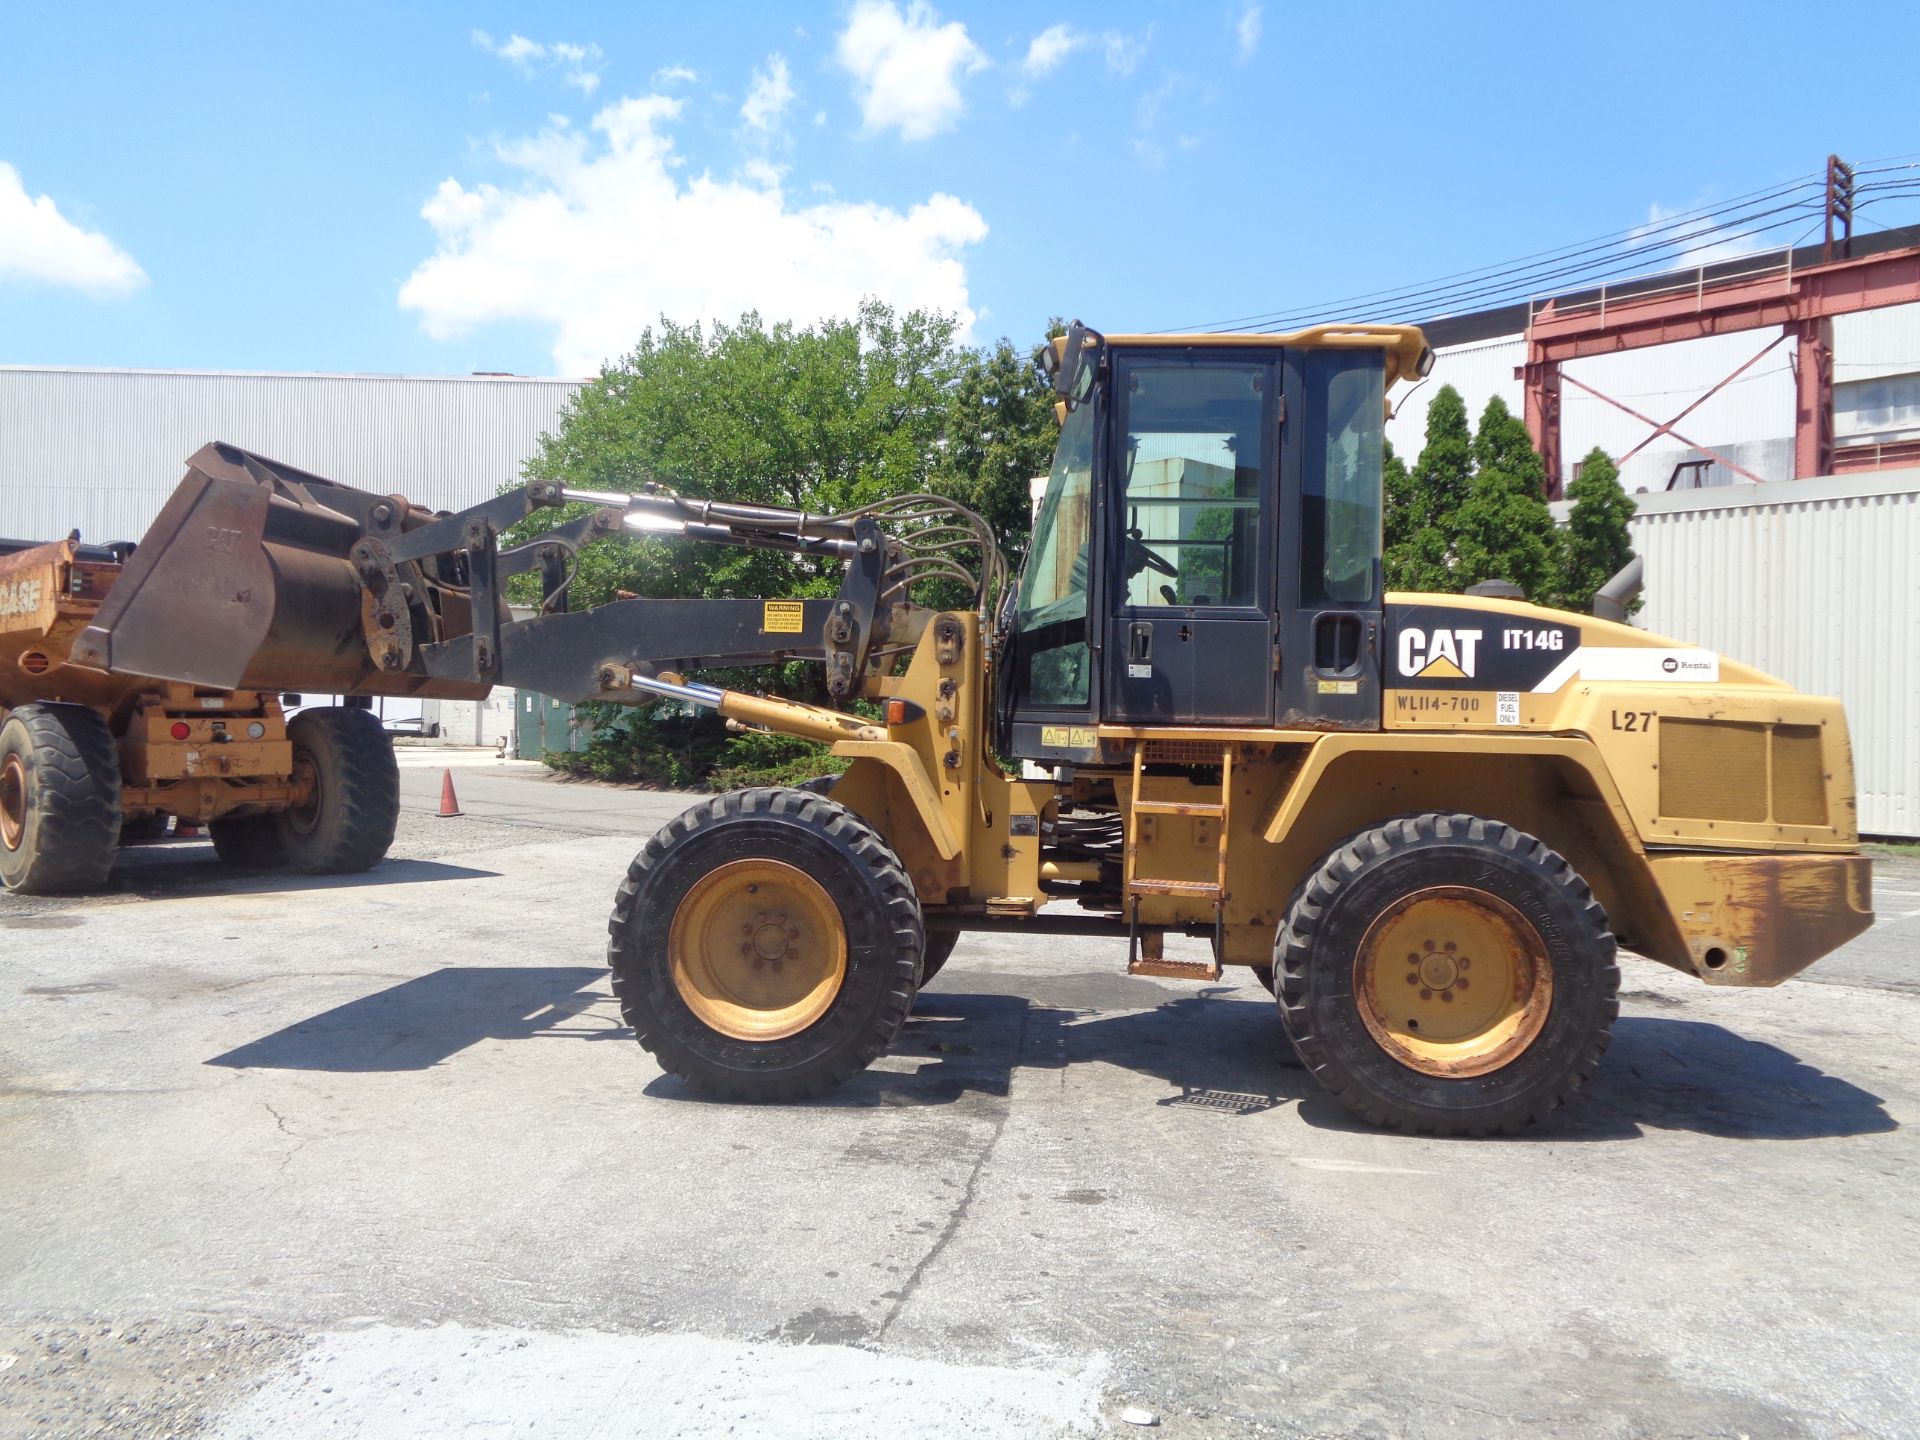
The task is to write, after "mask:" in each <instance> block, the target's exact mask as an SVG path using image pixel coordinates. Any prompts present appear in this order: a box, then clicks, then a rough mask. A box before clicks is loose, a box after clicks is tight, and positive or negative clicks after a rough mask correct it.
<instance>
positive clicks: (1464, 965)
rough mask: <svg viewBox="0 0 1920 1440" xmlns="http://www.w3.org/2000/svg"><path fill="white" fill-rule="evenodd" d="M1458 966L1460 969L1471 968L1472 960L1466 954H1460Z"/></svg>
mask: <svg viewBox="0 0 1920 1440" xmlns="http://www.w3.org/2000/svg"><path fill="white" fill-rule="evenodd" d="M1460 968H1461V969H1462V970H1471V969H1472V968H1473V961H1471V960H1469V959H1467V957H1466V956H1464V955H1462V956H1461V957H1460Z"/></svg>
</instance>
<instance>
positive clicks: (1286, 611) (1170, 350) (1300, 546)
mask: <svg viewBox="0 0 1920 1440" xmlns="http://www.w3.org/2000/svg"><path fill="white" fill-rule="evenodd" d="M1046 357H1047V358H1050V359H1051V361H1052V367H1051V368H1052V370H1053V373H1054V381H1055V389H1056V391H1057V393H1058V394H1059V396H1060V405H1059V407H1058V409H1059V410H1060V411H1063V412H1064V414H1062V416H1061V429H1060V438H1059V442H1058V445H1057V447H1056V449H1055V452H1054V460H1053V470H1052V473H1051V475H1050V476H1049V477H1048V482H1047V491H1046V496H1045V498H1044V499H1043V500H1042V501H1041V504H1040V510H1039V513H1038V515H1037V516H1036V517H1035V521H1034V529H1033V541H1032V547H1031V549H1030V550H1029V551H1028V554H1027V562H1026V568H1025V571H1024V572H1023V574H1022V576H1021V581H1020V589H1019V593H1018V596H1017V598H1016V600H1015V602H1014V613H1013V616H1012V624H1011V626H1010V627H1009V639H1008V650H1007V654H1006V659H1005V662H1004V663H1005V664H1006V667H1007V668H1006V672H1005V673H1006V675H1007V679H1008V682H1009V683H1008V684H1007V685H1006V686H1005V688H1004V689H1003V691H1002V694H1003V696H1005V697H1006V702H1007V705H1006V709H1005V711H1004V712H1003V715H1002V725H1003V734H1002V744H1003V748H1004V749H1005V750H1006V753H1008V754H1010V755H1013V756H1016V757H1018V758H1021V759H1030V760H1036V761H1040V762H1043V763H1046V762H1052V763H1060V762H1068V763H1072V762H1078V763H1092V762H1096V761H1097V760H1098V759H1099V751H1100V744H1099V727H1100V726H1102V725H1106V726H1120V727H1127V728H1135V727H1162V726H1165V727H1174V726H1206V727H1222V726H1231V727H1246V726H1276V725H1277V726H1284V727H1288V728H1305V729H1335V728H1337V729H1348V730H1372V729H1377V728H1378V727H1379V723H1380V667H1379V653H1378V652H1379V644H1378V637H1379V632H1380V617H1381V604H1382V586H1381V564H1380V546H1381V452H1382V445H1383V438H1384V436H1383V431H1384V425H1385V417H1386V391H1387V387H1388V386H1389V385H1390V384H1391V383H1392V381H1393V380H1394V379H1396V378H1398V377H1399V375H1400V374H1401V373H1403V370H1402V366H1403V365H1404V366H1405V370H1406V371H1412V370H1416V369H1422V368H1424V366H1425V365H1426V364H1428V363H1430V352H1428V351H1427V350H1426V346H1425V342H1424V340H1423V339H1421V337H1420V334H1419V332H1418V331H1417V330H1411V329H1409V328H1408V327H1404V326H1357V327H1342V328H1337V329H1335V328H1328V329H1321V330H1313V331H1307V332H1303V333H1301V334H1299V335H1286V336H1246V337H1242V336H1205V337H1198V336H1195V337H1165V336H1115V337H1106V336H1101V335H1099V334H1097V333H1096V332H1093V331H1091V330H1087V329H1085V328H1084V327H1082V326H1080V325H1078V324H1075V325H1074V326H1073V327H1072V329H1071V330H1070V331H1069V333H1068V335H1067V336H1066V338H1065V339H1064V341H1058V340H1057V341H1055V342H1054V344H1053V346H1052V347H1051V348H1050V349H1049V351H1048V352H1046Z"/></svg>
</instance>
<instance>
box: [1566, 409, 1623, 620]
mask: <svg viewBox="0 0 1920 1440" xmlns="http://www.w3.org/2000/svg"><path fill="white" fill-rule="evenodd" d="M1567 498H1568V499H1569V500H1571V501H1573V513H1572V514H1571V515H1570V516H1569V517H1568V519H1567V528H1566V529H1565V530H1564V531H1563V532H1562V533H1561V537H1560V538H1561V544H1560V583H1559V586H1558V591H1559V593H1558V595H1557V597H1556V598H1555V602H1554V603H1555V604H1557V605H1560V606H1561V607H1563V608H1564V609H1568V610H1578V611H1580V612H1581V613H1582V614H1585V613H1589V612H1591V611H1592V609H1593V596H1594V592H1595V591H1597V590H1598V589H1599V588H1600V587H1601V586H1602V585H1604V584H1606V583H1607V581H1608V580H1609V579H1611V578H1612V577H1613V575H1614V574H1615V572H1617V571H1618V570H1619V569H1620V567H1621V566H1622V565H1625V564H1626V563H1627V562H1628V561H1629V560H1631V559H1632V558H1633V539H1632V536H1631V535H1630V533H1629V532H1628V529H1627V522H1628V521H1629V520H1631V519H1632V518H1633V512H1634V510H1635V508H1636V507H1635V505H1634V501H1633V497H1632V496H1630V495H1628V494H1627V492H1626V491H1625V490H1623V489H1622V488H1621V486H1620V472H1619V470H1618V469H1617V468H1616V467H1615V465H1614V463H1613V461H1612V460H1611V459H1609V458H1608V456H1607V453H1606V452H1605V451H1604V450H1602V449H1600V448H1599V447H1598V446H1595V447H1594V448H1593V449H1592V450H1590V451H1588V452H1587V458H1586V459H1584V460H1582V461H1581V462H1580V475H1579V478H1578V479H1576V480H1575V481H1574V482H1573V483H1572V484H1571V485H1569V486H1568V487H1567ZM1639 608H1640V600H1639V597H1637V596H1636V597H1635V598H1634V601H1633V604H1632V605H1631V606H1630V607H1629V613H1632V611H1634V610H1638V609H1639Z"/></svg>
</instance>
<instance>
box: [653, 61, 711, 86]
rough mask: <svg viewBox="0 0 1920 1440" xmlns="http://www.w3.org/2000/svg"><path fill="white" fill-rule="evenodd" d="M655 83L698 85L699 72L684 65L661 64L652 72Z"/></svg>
mask: <svg viewBox="0 0 1920 1440" xmlns="http://www.w3.org/2000/svg"><path fill="white" fill-rule="evenodd" d="M653 83H654V84H656V85H698V84H699V83H700V72H699V71H698V70H690V69H688V68H687V67H686V66H685V65H663V66H661V67H660V68H659V69H658V70H656V71H654V72H653Z"/></svg>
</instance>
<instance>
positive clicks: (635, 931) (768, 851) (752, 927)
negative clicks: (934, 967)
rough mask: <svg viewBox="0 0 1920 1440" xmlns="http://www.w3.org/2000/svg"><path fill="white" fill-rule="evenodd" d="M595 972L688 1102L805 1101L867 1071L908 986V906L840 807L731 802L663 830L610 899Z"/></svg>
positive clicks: (714, 803)
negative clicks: (601, 965) (605, 974)
mask: <svg viewBox="0 0 1920 1440" xmlns="http://www.w3.org/2000/svg"><path fill="white" fill-rule="evenodd" d="M607 928H608V931H609V934H610V941H609V944H608V947H607V960H608V963H609V965H611V967H612V969H613V989H614V993H615V995H617V996H618V997H619V1000H620V1009H621V1013H622V1014H623V1015H624V1016H625V1017H626V1021H627V1023H628V1024H629V1025H631V1026H632V1027H633V1033H634V1038H635V1039H637V1040H638V1041H639V1042H640V1043H641V1045H643V1046H644V1047H646V1049H647V1050H648V1051H649V1052H650V1053H651V1054H652V1055H653V1057H654V1058H655V1059H656V1060H658V1061H659V1062H660V1066H661V1068H662V1069H664V1070H667V1071H669V1072H670V1073H672V1074H675V1075H678V1076H680V1077H681V1078H682V1079H684V1080H685V1081H686V1082H687V1083H688V1084H689V1085H690V1086H692V1087H693V1088H694V1089H696V1090H699V1091H701V1092H703V1093H705V1094H709V1095H714V1096H718V1097H720V1098H723V1099H728V1100H749V1101H788V1100H804V1099H808V1098H811V1097H813V1096H817V1095H821V1094H824V1093H825V1092H826V1091H827V1090H829V1089H831V1088H833V1087H834V1086H836V1085H839V1084H841V1083H842V1082H844V1081H845V1080H847V1079H849V1078H850V1077H852V1076H853V1075H854V1074H856V1073H858V1072H859V1071H860V1070H863V1069H865V1068H866V1066H868V1065H869V1064H871V1063H872V1062H873V1061H874V1059H875V1058H876V1057H878V1056H879V1055H880V1054H881V1052H883V1051H884V1050H885V1049H886V1048H887V1046H888V1045H890V1044H891V1043H892V1042H893V1039H894V1036H895V1035H897V1034H898V1033H899V1031H900V1026H901V1024H902V1023H903V1022H904V1021H905V1020H906V1017H907V1011H908V1009H909V1008H910V1007H911V1006H912V1004H913V995H914V991H915V989H916V988H917V987H918V985H919V982H920V957H921V950H922V946H923V944H924V938H925V932H924V929H923V925H922V920H921V915H920V902H919V899H918V898H917V897H916V896H915V894H914V890H913V886H912V884H911V882H909V881H908V879H907V875H906V871H905V870H904V869H903V868H902V867H901V864H900V861H899V859H898V857H897V856H895V854H894V853H893V851H892V849H891V848H890V847H889V846H888V845H887V844H886V842H885V841H883V840H882V839H881V838H880V836H879V835H878V834H877V833H876V832H875V831H874V829H873V827H872V826H870V825H868V824H867V823H866V821H864V820H862V819H861V818H860V817H859V816H857V815H855V814H854V813H853V812H852V811H851V810H848V809H847V808H846V807H845V806H844V805H838V804H835V803H834V802H833V801H832V800H829V799H826V798H825V797H823V796H820V795H816V794H813V793H811V792H809V791H806V790H799V789H787V788H781V789H754V790H736V791H733V792H731V793H729V794H726V795H721V796H718V797H716V798H715V799H713V800H710V801H708V802H706V803H704V804H701V805H696V806H694V807H693V808H692V809H690V810H688V811H686V812H685V813H683V814H682V815H680V816H679V817H678V818H676V819H674V820H672V821H670V822H669V823H668V824H667V825H665V826H664V827H662V828H661V830H660V831H659V833H657V834H656V835H655V836H654V837H653V838H652V839H651V840H649V841H648V842H647V845H646V848H645V849H644V850H642V851H641V852H640V854H639V855H638V856H637V857H635V859H634V862H633V864H632V866H631V867H630V868H629V869H628V871H627V878H626V880H625V882H624V883H623V884H622V885H621V886H620V891H619V895H618V896H617V898H616V899H615V902H614V908H613V918H612V920H611V922H610V923H609V925H608V927H607Z"/></svg>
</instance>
